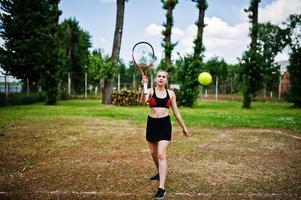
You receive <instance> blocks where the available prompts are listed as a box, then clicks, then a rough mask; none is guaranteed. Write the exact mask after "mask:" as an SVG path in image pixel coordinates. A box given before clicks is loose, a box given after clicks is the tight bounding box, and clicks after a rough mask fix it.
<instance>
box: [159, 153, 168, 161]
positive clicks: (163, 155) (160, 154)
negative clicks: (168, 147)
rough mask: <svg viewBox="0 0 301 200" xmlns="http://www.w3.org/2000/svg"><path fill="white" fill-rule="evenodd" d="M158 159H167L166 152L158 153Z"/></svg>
mask: <svg viewBox="0 0 301 200" xmlns="http://www.w3.org/2000/svg"><path fill="white" fill-rule="evenodd" d="M158 159H159V160H161V161H162V160H165V159H166V153H158Z"/></svg>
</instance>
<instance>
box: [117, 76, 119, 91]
mask: <svg viewBox="0 0 301 200" xmlns="http://www.w3.org/2000/svg"><path fill="white" fill-rule="evenodd" d="M117 90H118V92H119V91H120V73H118V84H117Z"/></svg>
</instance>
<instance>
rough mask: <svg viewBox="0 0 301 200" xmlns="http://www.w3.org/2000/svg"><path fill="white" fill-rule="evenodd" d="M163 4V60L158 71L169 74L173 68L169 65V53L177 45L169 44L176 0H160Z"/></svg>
mask: <svg viewBox="0 0 301 200" xmlns="http://www.w3.org/2000/svg"><path fill="white" fill-rule="evenodd" d="M161 2H162V3H163V9H165V10H166V15H165V16H166V23H163V26H164V28H165V29H164V30H163V31H162V35H163V37H164V38H163V43H162V47H163V48H164V53H165V58H164V60H162V61H161V63H160V67H159V68H160V69H163V70H166V71H167V72H169V73H171V72H173V71H174V69H173V68H174V67H173V66H172V63H171V53H172V50H173V49H174V47H175V46H176V44H177V43H171V32H172V27H173V10H174V8H175V7H176V5H177V3H178V0H161Z"/></svg>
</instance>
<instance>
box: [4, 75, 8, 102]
mask: <svg viewBox="0 0 301 200" xmlns="http://www.w3.org/2000/svg"><path fill="white" fill-rule="evenodd" d="M7 86H8V85H7V80H6V74H5V75H4V88H5V102H6V104H7V103H8V87H7Z"/></svg>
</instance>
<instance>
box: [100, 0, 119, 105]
mask: <svg viewBox="0 0 301 200" xmlns="http://www.w3.org/2000/svg"><path fill="white" fill-rule="evenodd" d="M124 5H125V0H117V14H116V26H115V34H114V43H113V49H112V55H111V59H112V63H113V64H112V67H116V65H117V63H118V60H119V54H120V46H121V38H122V29H123V19H124ZM113 84H114V77H113V75H110V76H108V77H107V78H106V79H105V85H104V87H105V88H104V92H103V96H102V103H103V104H112V92H113Z"/></svg>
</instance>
